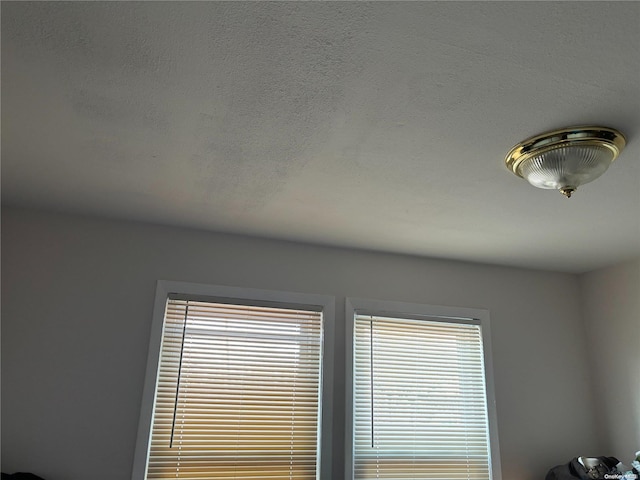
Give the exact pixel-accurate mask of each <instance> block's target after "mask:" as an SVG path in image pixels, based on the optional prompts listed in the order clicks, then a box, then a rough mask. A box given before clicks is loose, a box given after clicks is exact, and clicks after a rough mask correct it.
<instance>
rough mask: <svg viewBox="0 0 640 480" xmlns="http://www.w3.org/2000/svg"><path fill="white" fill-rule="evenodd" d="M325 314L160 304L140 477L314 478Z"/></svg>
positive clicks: (175, 302) (181, 302) (180, 302)
mask: <svg viewBox="0 0 640 480" xmlns="http://www.w3.org/2000/svg"><path fill="white" fill-rule="evenodd" d="M321 351H322V314H321V312H316V311H302V310H292V309H286V308H272V307H255V306H243V305H233V304H224V303H208V302H197V301H186V300H172V299H170V300H169V301H168V302H167V309H166V314H165V323H164V331H163V339H162V347H161V354H160V355H161V357H160V367H159V377H158V384H157V387H156V400H155V406H154V417H153V424H152V433H151V444H150V453H149V459H148V463H147V473H146V478H147V479H149V480H150V479H168V478H178V479H194V480H195V479H212V478H215V479H233V480H249V479H251V480H259V479H271V480H274V479H300V480H304V479H309V480H315V479H316V471H317V465H318V439H319V434H318V421H319V398H320V377H321Z"/></svg>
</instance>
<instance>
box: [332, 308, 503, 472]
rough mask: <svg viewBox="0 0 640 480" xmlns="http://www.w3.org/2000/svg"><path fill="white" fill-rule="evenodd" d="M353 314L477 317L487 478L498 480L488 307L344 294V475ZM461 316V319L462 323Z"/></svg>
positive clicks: (349, 450)
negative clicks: (486, 433) (486, 430)
mask: <svg viewBox="0 0 640 480" xmlns="http://www.w3.org/2000/svg"><path fill="white" fill-rule="evenodd" d="M356 314H365V315H366V314H371V315H379V316H389V317H399V318H421V317H428V318H431V319H433V318H434V317H435V318H450V319H475V320H477V321H479V323H480V328H481V334H482V345H483V354H484V370H485V371H484V374H485V388H486V398H487V420H488V423H489V448H490V455H491V458H490V460H491V475H492V476H491V478H492V480H502V472H501V467H500V448H499V444H498V425H497V414H496V401H495V393H494V381H493V361H492V357H491V328H490V325H489V323H490V322H489V311H488V310H482V309H475V308H463V307H446V306H436V305H426V304H419V303H406V302H394V301H385V300H372V299H364V298H349V297H348V298H347V299H346V301H345V341H346V345H345V455H346V456H345V477H344V478H345V479H346V480H353V478H354V473H353V454H354V452H353V441H354V418H353V414H354V411H353V410H354V403H353V402H354V398H353V395H354V394H353V369H354V363H353V349H354V324H355V315H356ZM463 322H464V320H461V323H463Z"/></svg>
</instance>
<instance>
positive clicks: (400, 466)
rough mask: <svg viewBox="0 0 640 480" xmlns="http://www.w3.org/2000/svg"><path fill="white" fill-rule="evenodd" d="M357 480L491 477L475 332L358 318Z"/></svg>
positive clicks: (465, 326) (459, 326)
mask: <svg viewBox="0 0 640 480" xmlns="http://www.w3.org/2000/svg"><path fill="white" fill-rule="evenodd" d="M354 332H355V333H354V335H355V338H354V449H353V451H354V458H353V462H354V463H353V465H354V478H355V479H356V480H369V479H405V478H407V479H408V478H411V479H421V480H426V479H434V480H435V479H438V480H453V479H468V480H470V479H477V480H481V479H482V480H488V479H490V478H491V473H490V458H491V456H490V452H489V432H488V420H487V402H486V390H485V377H484V361H483V348H482V335H481V330H480V325H475V324H469V323H456V321H455V320H449V319H447V320H444V319H443V321H440V320H437V321H435V320H412V319H403V318H389V317H378V316H369V315H358V314H356V318H355V328H354Z"/></svg>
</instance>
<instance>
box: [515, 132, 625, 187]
mask: <svg viewBox="0 0 640 480" xmlns="http://www.w3.org/2000/svg"><path fill="white" fill-rule="evenodd" d="M625 143H626V142H625V139H624V136H623V135H622V134H621V133H620V132H618V131H616V130H613V129H611V128H605V127H571V128H567V129H563V130H555V131H553V132H548V133H546V134H542V135H538V136H536V137H532V138H530V139H528V140H525V141H524V142H521V143H519V144H518V145H516V146H515V147H513V148H512V149H511V150H510V151H509V154H508V155H507V157H506V158H505V163H506V165H507V167H508V168H509V169H510V170H511V171H512V172H513V173H514V174H516V175H518V176H519V177H522V178H524V179H526V180H527V181H528V182H529V183H530V184H531V185H533V186H534V187H538V188H545V189H556V190H559V191H560V192H562V193H563V194H564V195H566V196H567V197H570V196H571V194H572V193H573V192H574V191H575V190H576V189H577V188H578V187H579V186H580V185H584V184H585V183H589V182H592V181H593V180H595V179H596V178H598V177H599V176H600V175H602V174H603V173H604V172H605V171H606V170H607V169H608V168H609V165H610V164H611V162H613V161H614V160H615V159H616V158H617V156H618V155H619V153H620V151H621V150H622V148H623V147H624V145H625Z"/></svg>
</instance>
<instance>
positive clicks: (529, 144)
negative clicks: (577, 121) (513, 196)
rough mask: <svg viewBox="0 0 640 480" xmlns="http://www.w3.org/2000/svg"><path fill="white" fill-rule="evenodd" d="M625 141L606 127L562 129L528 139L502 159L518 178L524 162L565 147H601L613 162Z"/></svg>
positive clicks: (621, 135)
mask: <svg viewBox="0 0 640 480" xmlns="http://www.w3.org/2000/svg"><path fill="white" fill-rule="evenodd" d="M626 143H627V142H626V139H625V137H624V135H623V134H622V133H620V132H619V131H617V130H615V129H613V128H607V127H598V126H593V125H584V126H577V127H568V128H562V129H560V130H552V131H550V132H546V133H542V134H540V135H536V136H534V137H531V138H528V139H526V140H524V141H522V142H520V143H518V144H517V145H515V146H514V147H513V148H512V149H511V150H509V153H507V156H506V157H505V159H504V162H505V164H506V165H507V168H508V169H509V170H511V171H512V172H513V173H514V174H516V175H517V176H519V177H522V175H521V174H520V172H519V168H518V167H519V166H520V164H521V163H522V162H524V161H525V160H527V159H529V158H531V157H533V156H535V155H540V154H543V153H546V152H548V151H550V150H554V149H556V148H558V147H562V146H567V145H579V146H602V147H606V148H609V149H610V150H611V151H612V152H613V157H612V158H611V161H612V162H613V161H614V160H615V159H616V158H617V157H618V155H619V154H620V152H621V151H622V149H623V148H624V146H625V145H626Z"/></svg>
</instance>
